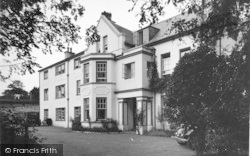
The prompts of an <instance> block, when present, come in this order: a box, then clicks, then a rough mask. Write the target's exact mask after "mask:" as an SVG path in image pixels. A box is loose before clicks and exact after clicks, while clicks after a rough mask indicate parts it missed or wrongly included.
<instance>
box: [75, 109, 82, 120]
mask: <svg viewBox="0 0 250 156" xmlns="http://www.w3.org/2000/svg"><path fill="white" fill-rule="evenodd" d="M74 117H75V118H78V117H79V118H81V107H75V108H74Z"/></svg>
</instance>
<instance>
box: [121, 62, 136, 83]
mask: <svg viewBox="0 0 250 156" xmlns="http://www.w3.org/2000/svg"><path fill="white" fill-rule="evenodd" d="M128 66H130V74H129V73H128ZM122 75H123V78H124V79H132V78H135V62H130V63H126V64H123V74H122Z"/></svg>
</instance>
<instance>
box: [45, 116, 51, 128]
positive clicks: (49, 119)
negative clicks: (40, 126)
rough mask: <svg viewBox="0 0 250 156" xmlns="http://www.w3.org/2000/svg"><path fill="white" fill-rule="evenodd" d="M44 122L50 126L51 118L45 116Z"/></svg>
mask: <svg viewBox="0 0 250 156" xmlns="http://www.w3.org/2000/svg"><path fill="white" fill-rule="evenodd" d="M45 121H46V123H47V125H48V126H52V119H51V118H47V119H45Z"/></svg>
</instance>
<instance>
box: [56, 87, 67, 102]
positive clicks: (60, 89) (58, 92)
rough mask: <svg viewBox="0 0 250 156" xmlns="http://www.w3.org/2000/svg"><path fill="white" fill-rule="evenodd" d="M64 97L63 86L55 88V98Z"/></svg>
mask: <svg viewBox="0 0 250 156" xmlns="http://www.w3.org/2000/svg"><path fill="white" fill-rule="evenodd" d="M64 97H65V85H60V86H56V98H57V99H59V98H64Z"/></svg>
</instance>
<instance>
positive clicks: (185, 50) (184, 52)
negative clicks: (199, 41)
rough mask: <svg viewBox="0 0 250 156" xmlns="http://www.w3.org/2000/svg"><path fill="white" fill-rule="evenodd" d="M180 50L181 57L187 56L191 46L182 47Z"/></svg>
mask: <svg viewBox="0 0 250 156" xmlns="http://www.w3.org/2000/svg"><path fill="white" fill-rule="evenodd" d="M179 51H180V58H182V57H183V56H185V54H187V53H190V51H191V47H186V48H182V49H180V50H179ZM182 54H183V55H182Z"/></svg>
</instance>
